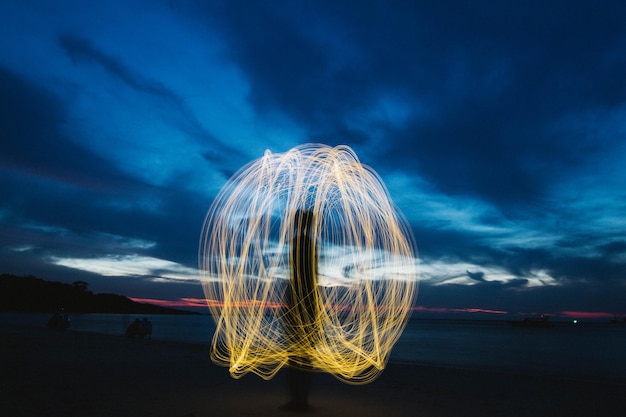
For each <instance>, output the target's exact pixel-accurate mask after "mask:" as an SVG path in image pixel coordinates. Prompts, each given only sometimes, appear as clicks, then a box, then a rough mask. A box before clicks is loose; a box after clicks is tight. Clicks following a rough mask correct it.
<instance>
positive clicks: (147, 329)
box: [141, 317, 152, 339]
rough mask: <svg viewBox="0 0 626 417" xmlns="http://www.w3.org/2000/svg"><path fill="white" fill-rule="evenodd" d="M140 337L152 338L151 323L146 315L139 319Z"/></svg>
mask: <svg viewBox="0 0 626 417" xmlns="http://www.w3.org/2000/svg"><path fill="white" fill-rule="evenodd" d="M141 337H143V338H148V339H152V323H151V322H150V320H148V318H147V317H144V318H143V320H142V321H141Z"/></svg>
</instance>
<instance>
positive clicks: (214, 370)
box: [0, 324, 626, 417]
mask: <svg viewBox="0 0 626 417" xmlns="http://www.w3.org/2000/svg"><path fill="white" fill-rule="evenodd" d="M0 338H1V343H0V361H1V362H0V369H1V373H0V375H1V377H0V415H3V416H11V417H17V416H29V417H30V416H33V417H35V416H51V417H53V416H64V417H69V416H120V417H124V416H134V417H137V416H156V417H160V416H163V417H205V416H206V417H208V416H289V415H299V414H298V413H293V412H289V411H281V410H279V407H280V406H281V405H282V404H284V403H285V402H286V401H287V399H288V394H287V384H286V381H285V375H284V373H281V374H279V375H278V376H277V377H276V378H275V379H273V380H271V381H263V380H261V379H260V378H258V377H256V376H254V375H247V376H245V377H244V378H242V379H240V380H234V379H232V378H230V376H229V375H228V372H227V370H226V369H225V368H220V367H218V366H216V365H214V364H213V363H212V362H211V361H210V360H209V355H208V347H207V346H201V345H190V344H182V343H173V342H162V341H154V340H138V339H127V338H125V337H122V336H119V337H116V336H108V335H101V334H95V333H84V332H72V331H55V330H50V329H46V328H32V327H27V328H20V327H17V326H10V325H6V324H2V325H0ZM625 388H626V384H623V383H620V382H619V381H618V382H608V381H604V382H599V381H583V380H571V379H563V378H558V377H555V376H546V375H525V374H524V375H521V374H511V373H499V372H493V371H489V372H487V371H478V370H463V369H450V368H436V367H428V366H402V365H397V364H390V365H389V366H388V368H387V369H386V370H385V372H384V373H383V375H382V376H381V377H380V378H379V379H378V380H376V381H374V382H373V383H371V384H368V385H364V386H351V385H347V384H343V383H341V382H339V381H337V380H335V379H334V378H333V377H331V376H329V375H325V374H315V375H314V377H313V386H312V389H311V404H312V406H313V407H314V409H313V410H312V411H311V412H308V413H306V414H308V415H314V416H320V417H322V416H342V417H343V416H363V417H367V416H377V417H378V416H424V417H438V416H481V417H485V416H551V417H553V416H568V417H572V416H593V415H595V416H621V415H623V412H624V405H625V402H626V401H625V400H624V396H623V393H624V389H625Z"/></svg>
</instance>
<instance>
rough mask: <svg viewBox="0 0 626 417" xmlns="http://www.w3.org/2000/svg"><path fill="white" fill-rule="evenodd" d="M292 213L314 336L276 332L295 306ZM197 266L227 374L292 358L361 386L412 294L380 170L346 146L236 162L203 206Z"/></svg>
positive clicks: (403, 231)
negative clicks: (306, 217) (310, 270)
mask: <svg viewBox="0 0 626 417" xmlns="http://www.w3.org/2000/svg"><path fill="white" fill-rule="evenodd" d="M298 210H306V211H308V212H311V213H312V214H313V216H314V217H315V219H316V221H315V223H314V225H313V226H312V228H313V230H312V234H313V238H314V242H315V243H314V246H315V255H314V256H317V259H319V265H318V266H317V270H316V273H315V274H316V276H315V293H314V294H313V296H312V297H310V299H311V300H314V301H313V303H314V304H315V309H316V313H315V314H313V315H312V316H311V317H314V319H312V320H313V322H312V323H308V324H307V329H314V332H315V334H316V336H315V337H314V338H311V337H309V336H306V335H304V333H305V332H304V331H302V332H301V336H299V337H295V338H294V337H293V334H292V335H291V336H288V335H287V334H286V333H288V332H286V323H287V322H288V320H289V319H290V318H293V317H295V316H294V314H296V315H297V314H301V313H294V311H293V309H297V308H298V307H296V306H293V305H291V304H290V303H286V296H287V292H288V291H289V288H290V279H291V275H292V272H290V271H291V269H290V266H289V265H290V261H291V258H293V255H290V250H291V249H290V242H292V241H293V239H294V227H295V225H294V213H296V212H297V211H298ZM338 262H341V264H340V265H339V264H338ZM199 263H200V269H201V271H202V275H203V276H202V285H203V289H204V293H205V297H206V299H207V305H208V307H209V309H210V310H211V313H212V314H213V317H214V318H215V320H216V324H217V328H216V332H215V335H214V338H213V343H212V349H211V357H212V359H213V361H214V362H215V363H217V364H219V365H223V366H226V367H228V368H229V371H230V374H231V375H232V376H233V377H234V378H240V377H241V376H243V375H245V374H247V373H249V372H252V373H255V374H257V375H259V376H260V377H262V378H264V379H270V378H272V377H273V376H274V375H275V374H276V373H277V372H278V370H279V369H280V368H281V367H282V366H284V365H286V364H287V363H288V362H290V361H291V362H290V363H291V364H293V363H294V357H304V358H306V364H307V366H311V367H313V368H314V369H316V370H319V371H324V372H329V373H331V374H333V375H335V376H336V377H337V378H338V379H340V380H342V381H345V382H349V383H354V384H363V383H368V382H371V381H372V380H374V379H375V378H376V377H378V376H379V375H380V373H381V372H382V371H383V369H384V367H385V365H386V363H387V360H388V358H389V355H390V353H391V349H392V347H393V345H394V344H395V342H396V341H397V340H398V338H399V337H400V334H401V333H402V330H403V329H404V326H405V324H406V320H407V319H408V315H409V313H410V311H411V307H412V305H413V303H414V300H415V297H416V295H417V259H416V247H415V244H414V240H413V235H412V233H411V230H410V228H409V227H408V224H407V222H406V220H405V219H404V217H403V216H402V214H401V213H400V212H399V210H398V209H397V208H396V207H395V206H394V205H393V203H392V201H391V198H390V197H389V194H388V192H387V189H386V187H385V185H384V184H383V182H382V180H381V179H380V177H379V176H378V175H377V174H376V173H375V172H374V171H373V170H372V169H371V168H369V167H367V166H365V165H363V164H361V163H360V161H359V160H358V158H357V156H356V154H355V153H354V152H353V151H352V149H350V148H349V147H347V146H337V147H334V148H332V147H329V146H326V145H319V144H308V145H302V146H299V147H296V148H293V149H291V150H290V151H288V152H286V153H282V154H273V153H271V152H269V151H266V153H265V155H264V156H263V157H262V158H260V159H258V160H255V161H253V162H252V163H250V164H248V165H247V166H245V167H243V168H242V169H241V170H240V171H239V172H237V173H236V174H235V175H234V176H233V177H232V178H231V179H230V180H229V181H228V183H227V184H226V185H225V186H224V188H223V189H222V190H221V191H220V193H219V194H218V196H217V197H216V199H215V201H214V203H213V205H212V206H211V208H210V210H209V211H208V213H207V216H206V219H205V222H204V225H203V228H202V234H201V237H200V249H199ZM215 300H219V301H220V302H219V303H216V302H215ZM290 310H291V311H290ZM312 339H314V342H312V341H311V340H312Z"/></svg>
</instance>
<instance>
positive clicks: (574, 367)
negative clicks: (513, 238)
mask: <svg viewBox="0 0 626 417" xmlns="http://www.w3.org/2000/svg"><path fill="white" fill-rule="evenodd" d="M143 317H147V318H148V319H149V320H150V321H151V322H152V325H153V335H152V338H153V339H155V340H164V341H175V342H184V343H193V344H205V345H207V346H208V345H210V343H211V339H212V337H213V333H214V330H215V324H214V321H213V318H212V317H211V316H210V315H182V316H181V315H141V316H137V315H128V314H71V315H70V319H71V325H70V327H69V329H67V330H66V331H78V332H95V333H103V334H110V335H120V336H122V335H124V334H125V332H126V328H127V327H128V325H129V324H130V323H131V322H132V321H133V320H135V319H136V318H139V319H142V318H143ZM49 318H50V315H49V314H41V313H0V322H2V323H8V324H13V325H20V326H30V327H38V326H39V327H41V328H42V329H43V328H45V327H46V325H47V321H48V319H49ZM390 362H391V363H401V364H414V365H423V366H434V367H449V368H464V369H478V370H490V371H498V372H510V373H529V374H531V373H532V374H535V375H536V374H540V375H550V376H558V377H563V378H571V379H583V380H597V381H607V382H617V383H623V384H626V324H624V323H610V322H585V323H577V324H575V323H574V322H555V323H554V326H553V327H549V328H542V327H538V328H534V327H515V326H511V324H510V323H509V322H507V321H503V320H446V319H411V320H410V321H409V322H408V324H407V326H406V328H405V330H404V332H403V333H402V336H401V337H400V339H399V340H398V342H397V343H396V345H395V347H394V349H393V351H392V353H391V357H390Z"/></svg>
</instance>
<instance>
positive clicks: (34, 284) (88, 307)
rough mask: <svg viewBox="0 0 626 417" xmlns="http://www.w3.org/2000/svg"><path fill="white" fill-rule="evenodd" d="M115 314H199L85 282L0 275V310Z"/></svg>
mask: <svg viewBox="0 0 626 417" xmlns="http://www.w3.org/2000/svg"><path fill="white" fill-rule="evenodd" d="M61 309H63V310H64V311H65V312H67V313H112V314H116V313H117V314H199V313H196V312H192V311H185V310H178V309H174V308H168V307H161V306H157V305H153V304H143V303H137V302H135V301H132V300H130V299H129V298H127V297H124V296H122V295H117V294H94V293H93V292H91V291H89V289H88V284H87V283H86V282H85V281H75V282H73V283H72V284H64V283H62V282H55V281H44V280H43V279H40V278H37V277H33V276H16V275H10V274H1V275H0V311H23V312H41V313H54V312H58V311H60V310H61Z"/></svg>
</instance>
